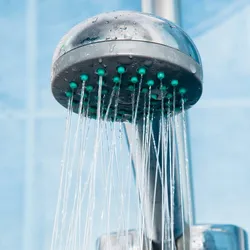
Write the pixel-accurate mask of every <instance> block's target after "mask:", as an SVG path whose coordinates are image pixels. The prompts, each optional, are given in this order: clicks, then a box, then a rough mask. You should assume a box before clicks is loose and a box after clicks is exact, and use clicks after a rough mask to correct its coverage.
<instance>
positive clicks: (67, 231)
mask: <svg viewBox="0 0 250 250" xmlns="http://www.w3.org/2000/svg"><path fill="white" fill-rule="evenodd" d="M121 83H122V74H121V75H120V81H119V83H118V84H117V86H116V88H114V89H113V90H112V91H111V93H110V95H107V96H106V95H105V94H104V95H103V94H102V89H103V84H104V83H103V79H102V76H99V80H98V96H97V104H96V109H95V110H96V118H95V119H91V118H89V114H90V112H92V110H93V107H90V104H89V103H90V101H89V100H90V98H91V94H90V95H89V96H88V99H86V97H85V91H86V86H85V85H86V84H85V82H83V83H82V88H81V92H80V101H79V108H78V115H77V119H76V121H75V122H74V119H73V117H72V110H73V97H70V98H69V100H68V110H67V118H66V129H65V139H64V146H63V155H62V161H61V178H60V183H59V192H58V202H57V207H56V213H55V221H54V228H53V235H52V243H51V250H82V249H95V248H96V246H95V244H96V242H95V241H96V240H97V238H98V237H100V236H101V235H102V234H104V235H106V238H105V239H106V240H105V242H106V243H105V244H106V245H105V244H104V243H102V244H104V245H105V246H106V248H105V246H104V245H99V247H100V246H102V248H99V249H100V250H106V249H110V250H112V249H132V248H130V247H131V244H132V243H131V242H132V240H131V238H130V235H131V231H130V230H131V229H134V230H136V232H137V233H136V235H137V236H136V237H137V238H138V239H137V241H134V244H137V248H135V249H142V250H144V249H145V247H147V248H146V249H153V247H152V246H153V244H152V240H153V241H155V240H154V239H155V237H158V234H159V231H160V232H161V233H160V249H162V250H163V249H164V250H175V249H176V225H177V224H178V223H179V221H180V223H179V224H178V225H179V226H180V227H181V229H182V232H183V250H189V243H188V237H189V235H190V225H191V223H192V217H193V215H192V199H191V198H192V197H191V194H190V190H189V186H190V183H189V178H190V176H189V159H188V152H187V134H186V133H187V132H186V113H185V110H184V105H185V103H184V99H182V102H181V107H180V108H181V110H180V112H179V114H177V110H176V101H175V100H176V93H175V91H176V90H175V88H173V92H172V93H168V94H171V95H166V90H165V89H164V87H163V85H162V82H161V90H162V91H161V94H160V100H159V102H160V103H161V104H160V107H161V111H160V112H158V113H157V115H155V114H156V113H155V112H156V110H155V108H154V106H153V104H152V103H153V102H152V90H151V86H149V88H148V91H141V86H142V83H143V75H141V78H140V79H139V81H138V86H139V87H138V89H139V90H138V91H137V92H133V91H131V100H132V103H131V113H132V120H131V122H130V125H128V123H127V125H126V126H127V127H126V128H128V126H129V127H130V133H131V134H133V136H129V149H130V150H129V151H128V150H127V146H126V140H125V138H126V133H125V131H124V129H123V124H122V122H121V121H117V122H114V121H115V120H116V119H117V118H118V117H119V116H120V113H119V105H120V104H119V95H120V86H121ZM140 100H142V101H143V103H144V107H143V110H142V117H141V118H140V121H139V122H138V114H139V102H140ZM104 105H106V106H105V107H104ZM111 113H112V114H113V117H112V119H110V114H111ZM157 119H158V120H157ZM156 121H158V125H156ZM155 126H157V128H158V131H156V130H155ZM180 131H181V133H180ZM72 134H73V135H72ZM179 184H180V185H179ZM177 194H178V195H177ZM176 195H177V196H178V197H177V198H176ZM178 199H180V201H178ZM177 210H180V212H179V218H176V211H177ZM176 220H177V221H176ZM113 233H115V234H113ZM114 235H115V237H114ZM146 237H147V238H148V240H145V239H146ZM114 239H115V240H116V241H119V239H124V240H123V241H122V242H123V243H121V242H119V244H123V246H124V247H123V248H115V243H114ZM155 242H156V241H155ZM117 244H118V243H117ZM119 244H118V245H119ZM154 244H155V243H154ZM157 244H158V243H157ZM99 249H98V250H99Z"/></svg>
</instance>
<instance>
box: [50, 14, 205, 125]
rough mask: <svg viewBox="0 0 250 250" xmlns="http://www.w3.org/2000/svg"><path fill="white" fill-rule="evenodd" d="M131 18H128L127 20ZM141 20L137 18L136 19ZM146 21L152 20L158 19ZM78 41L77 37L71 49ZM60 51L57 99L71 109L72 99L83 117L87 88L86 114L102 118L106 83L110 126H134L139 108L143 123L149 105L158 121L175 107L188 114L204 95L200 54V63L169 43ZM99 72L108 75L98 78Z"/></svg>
mask: <svg viewBox="0 0 250 250" xmlns="http://www.w3.org/2000/svg"><path fill="white" fill-rule="evenodd" d="M132 13H133V12H132ZM127 15H128V14H127V12H125V17H126V16H127ZM131 15H132V14H131ZM138 15H139V16H141V15H142V16H144V14H138ZM132 16H133V15H132ZM132 16H130V18H133V17H132ZM136 16H137V13H136V14H135V19H136ZM145 16H146V17H145V18H146V19H147V18H149V19H151V18H155V17H152V16H149V15H145ZM109 18H110V17H109ZM157 20H158V19H157ZM159 20H160V21H161V22H162V19H159ZM103 22H105V23H106V22H107V21H105V20H103ZM166 22H167V21H166ZM94 24H95V23H94ZM176 29H177V28H176ZM178 29H179V28H178ZM78 32H79V31H78ZM81 34H82V32H81ZM182 35H183V34H182ZM78 36H79V34H78ZM66 40H67V39H66ZM73 40H74V39H73V38H72V37H71V43H72V41H73ZM151 40H152V39H151ZM78 41H79V39H78ZM74 44H76V43H74ZM187 44H189V45H190V43H186V45H187ZM183 47H185V46H183ZM69 48H71V49H69ZM194 48H195V47H193V49H194ZM58 51H59V50H57V51H56V53H55V57H54V61H53V68H52V92H53V95H54V97H55V98H56V100H57V101H58V102H59V103H60V104H61V105H63V106H64V107H66V108H67V106H68V99H69V97H72V96H73V97H72V98H73V112H76V113H78V112H79V111H80V110H79V105H80V99H81V90H82V85H83V84H84V97H83V105H82V110H83V111H84V110H85V111H86V110H87V109H88V112H87V116H89V117H91V118H96V116H97V106H98V89H99V84H100V78H101V80H102V86H101V90H102V94H101V100H100V102H101V110H102V112H103V113H105V112H106V111H107V109H108V115H107V116H106V118H107V119H110V120H114V119H115V120H121V121H131V120H132V117H133V112H134V109H135V106H136V105H137V102H138V111H137V118H138V119H140V118H141V117H142V116H143V112H144V109H145V104H146V107H147V108H149V106H150V110H151V112H152V113H153V115H157V114H158V113H162V112H167V110H168V109H169V105H173V107H175V108H176V112H178V110H180V109H181V106H182V102H184V108H185V109H188V108H190V107H191V106H192V105H194V104H195V103H196V102H197V101H198V100H199V98H200V96H201V93H202V67H201V63H200V60H199V56H198V52H196V57H195V58H196V59H197V58H198V60H195V59H194V57H191V56H190V55H188V54H186V53H183V51H181V50H180V49H176V48H175V47H171V46H168V45H166V44H163V43H162V44H160V43H157V42H155V41H150V40H149V41H147V40H146V41H145V40H144V41H143V40H140V39H137V40H133V39H130V40H124V39H122V38H119V39H115V40H107V39H104V40H100V41H97V42H92V43H85V44H80V45H79V44H78V45H77V46H73V45H72V44H71V46H69V43H68V45H67V51H64V53H62V52H60V53H58ZM119 67H120V68H119ZM120 69H124V72H123V70H122V71H121V70H120ZM140 69H142V71H140ZM98 70H100V72H102V73H103V74H98ZM83 76H85V78H84V77H83ZM173 95H175V97H174V98H173ZM116 100H117V101H116ZM173 100H174V101H175V103H174V104H173ZM84 113H85V114H86V112H84Z"/></svg>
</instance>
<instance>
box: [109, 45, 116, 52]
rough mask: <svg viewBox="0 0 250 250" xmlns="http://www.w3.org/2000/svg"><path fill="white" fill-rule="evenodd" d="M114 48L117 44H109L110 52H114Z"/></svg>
mask: <svg viewBox="0 0 250 250" xmlns="http://www.w3.org/2000/svg"><path fill="white" fill-rule="evenodd" d="M114 48H115V44H111V45H110V46H109V52H113V51H114Z"/></svg>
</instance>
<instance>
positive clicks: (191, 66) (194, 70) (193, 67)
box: [190, 64, 196, 74]
mask: <svg viewBox="0 0 250 250" xmlns="http://www.w3.org/2000/svg"><path fill="white" fill-rule="evenodd" d="M190 70H191V72H192V73H193V74H195V73H196V67H195V66H194V65H193V64H191V65H190Z"/></svg>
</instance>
